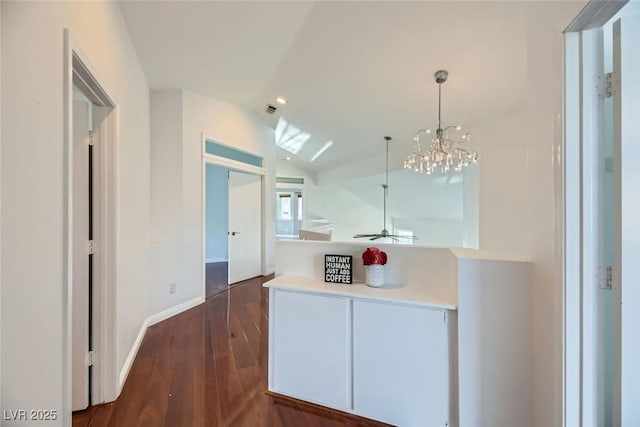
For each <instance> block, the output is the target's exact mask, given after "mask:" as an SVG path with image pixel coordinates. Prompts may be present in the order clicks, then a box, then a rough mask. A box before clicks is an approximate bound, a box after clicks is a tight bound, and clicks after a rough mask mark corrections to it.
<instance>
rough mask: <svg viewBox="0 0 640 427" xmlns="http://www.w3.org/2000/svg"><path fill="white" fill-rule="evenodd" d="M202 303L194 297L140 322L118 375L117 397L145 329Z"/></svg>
mask: <svg viewBox="0 0 640 427" xmlns="http://www.w3.org/2000/svg"><path fill="white" fill-rule="evenodd" d="M203 302H204V297H202V296H200V297H195V298H193V299H190V300H188V301H185V302H183V303H182V304H178V305H175V306H173V307H169V308H168V309H166V310H164V311H161V312H160V313H156V314H153V315H151V316H149V317H147V318H146V319H144V321H143V322H142V326H140V330H139V331H138V336H137V337H136V340H135V341H134V343H133V346H132V347H131V350H129V354H128V355H127V358H126V360H125V361H124V365H122V370H121V371H120V375H119V376H118V395H120V392H121V391H122V387H123V386H124V383H125V381H126V380H127V377H128V376H129V371H130V370H131V367H132V366H133V361H134V360H135V359H136V356H137V355H138V351H139V350H140V345H141V344H142V340H143V339H144V336H145V334H146V333H147V329H148V328H149V327H150V326H153V325H155V324H157V323H160V322H162V321H163V320H167V319H169V318H170V317H173V316H175V315H178V314H180V313H182V312H185V311H187V310H189V309H191V308H193V307H196V306H198V305H200V304H202V303H203Z"/></svg>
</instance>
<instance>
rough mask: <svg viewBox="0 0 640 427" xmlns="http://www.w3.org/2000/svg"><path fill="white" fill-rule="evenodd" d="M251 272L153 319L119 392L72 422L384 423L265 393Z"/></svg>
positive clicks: (120, 426) (261, 302)
mask: <svg viewBox="0 0 640 427" xmlns="http://www.w3.org/2000/svg"><path fill="white" fill-rule="evenodd" d="M265 280H266V279H264V278H256V279H251V280H248V281H245V282H241V283H239V284H238V285H236V286H234V287H231V288H230V289H228V290H225V291H224V292H223V293H219V294H217V295H215V296H213V297H211V298H207V300H206V302H205V303H204V304H202V305H200V306H198V307H195V308H193V309H191V310H188V311H186V312H184V313H181V314H179V315H177V316H174V317H172V318H171V319H167V320H165V321H164V322H161V323H158V324H157V325H154V326H152V327H151V328H149V330H148V331H147V334H146V335H145V337H144V340H143V342H142V345H141V347H140V350H139V352H138V355H137V357H136V359H135V361H134V363H133V366H132V368H131V371H130V373H129V377H128V378H127V382H126V384H125V385H124V388H123V390H122V393H121V395H120V397H119V398H118V400H116V401H115V402H113V403H109V404H105V405H99V406H96V407H91V408H89V409H88V410H86V411H82V412H76V413H74V415H73V426H74V427H81V426H109V427H127V426H139V427H154V426H166V427H181V426H184V427H190V426H240V427H244V426H246V427H261V426H283V427H286V426H291V427H304V426H322V427H325V426H326V427H331V426H382V425H384V424H380V423H377V422H374V421H370V420H366V419H363V418H358V417H355V416H351V415H348V414H343V413H338V412H335V411H331V410H327V409H325V408H321V407H317V406H313V405H307V404H304V403H302V402H298V401H292V400H289V399H283V398H281V397H275V396H270V395H267V394H266V393H265V391H266V389H267V343H268V337H267V334H268V318H267V316H268V313H269V310H268V292H267V290H266V289H263V288H262V286H261V285H262V283H263V282H264V281H265Z"/></svg>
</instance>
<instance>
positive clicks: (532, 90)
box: [481, 1, 586, 427]
mask: <svg viewBox="0 0 640 427" xmlns="http://www.w3.org/2000/svg"><path fill="white" fill-rule="evenodd" d="M585 3H586V2H584V1H580V2H530V3H527V51H526V52H527V68H526V70H527V86H526V88H527V105H526V116H525V126H524V140H525V143H526V147H527V161H526V181H525V184H526V190H525V191H526V194H527V196H526V210H527V227H526V233H527V234H526V240H527V249H528V253H529V256H530V257H531V258H532V260H533V261H534V267H533V278H532V280H533V282H532V283H533V287H532V313H533V326H532V332H533V348H534V349H535V350H534V353H533V384H534V389H533V400H534V402H533V403H534V406H533V417H534V426H535V427H549V426H561V425H562V402H563V396H562V335H563V332H562V324H563V317H562V312H563V305H562V304H563V302H562V294H563V290H562V233H563V225H562V162H561V155H562V152H561V147H562V144H561V143H562V110H563V107H562V81H563V61H564V60H563V49H562V46H563V36H562V31H563V30H564V28H566V26H567V25H568V24H569V22H571V20H572V19H573V18H574V17H575V16H576V15H577V14H578V12H579V11H580V9H581V8H582V7H583V6H584V5H585ZM481 220H482V217H481Z"/></svg>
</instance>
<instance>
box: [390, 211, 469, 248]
mask: <svg viewBox="0 0 640 427" xmlns="http://www.w3.org/2000/svg"><path fill="white" fill-rule="evenodd" d="M392 223H393V227H394V228H400V229H405V230H411V231H413V234H414V235H415V236H416V237H417V239H416V240H415V244H416V245H427V246H440V247H443V248H447V247H454V248H455V247H462V246H463V238H464V221H462V220H445V219H432V218H392Z"/></svg>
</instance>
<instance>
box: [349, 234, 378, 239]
mask: <svg viewBox="0 0 640 427" xmlns="http://www.w3.org/2000/svg"><path fill="white" fill-rule="evenodd" d="M375 236H378V234H356V235H355V236H353V237H354V238H355V239H357V238H362V237H375Z"/></svg>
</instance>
